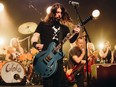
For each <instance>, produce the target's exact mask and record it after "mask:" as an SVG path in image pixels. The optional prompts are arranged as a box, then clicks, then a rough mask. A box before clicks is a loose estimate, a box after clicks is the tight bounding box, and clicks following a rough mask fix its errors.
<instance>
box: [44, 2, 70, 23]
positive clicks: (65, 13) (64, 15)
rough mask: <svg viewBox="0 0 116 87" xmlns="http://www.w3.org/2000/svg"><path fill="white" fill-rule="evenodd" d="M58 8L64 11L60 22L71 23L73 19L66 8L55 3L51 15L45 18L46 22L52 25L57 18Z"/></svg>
mask: <svg viewBox="0 0 116 87" xmlns="http://www.w3.org/2000/svg"><path fill="white" fill-rule="evenodd" d="M58 8H61V10H62V18H61V20H60V21H70V22H71V18H70V16H69V14H68V12H67V11H66V9H65V8H64V6H63V5H62V4H60V3H55V4H53V5H52V8H51V11H50V13H49V14H47V15H46V17H45V18H44V21H45V22H48V23H51V22H52V21H53V20H54V18H55V15H56V12H57V9H58Z"/></svg>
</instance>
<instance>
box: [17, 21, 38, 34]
mask: <svg viewBox="0 0 116 87" xmlns="http://www.w3.org/2000/svg"><path fill="white" fill-rule="evenodd" d="M36 28H37V24H36V23H34V22H26V23H24V24H22V25H20V26H19V28H18V31H19V32H20V33H21V34H31V33H34V31H35V29H36Z"/></svg>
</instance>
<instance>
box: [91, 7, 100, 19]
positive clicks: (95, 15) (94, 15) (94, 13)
mask: <svg viewBox="0 0 116 87" xmlns="http://www.w3.org/2000/svg"><path fill="white" fill-rule="evenodd" d="M99 15H100V11H99V10H97V9H96V10H94V11H93V12H92V16H93V18H98V17H99Z"/></svg>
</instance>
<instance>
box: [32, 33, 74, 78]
mask: <svg viewBox="0 0 116 87" xmlns="http://www.w3.org/2000/svg"><path fill="white" fill-rule="evenodd" d="M75 34H76V33H73V34H70V33H68V34H67V36H66V37H65V38H64V39H63V40H62V41H61V43H59V44H58V45H57V46H56V43H55V42H51V43H50V45H49V46H48V49H47V50H46V51H41V52H39V53H38V54H37V55H36V56H35V58H34V61H33V65H34V70H35V73H37V74H39V75H41V76H42V77H43V78H47V77H50V76H51V75H52V74H53V73H54V72H55V71H56V70H57V61H58V60H59V59H61V58H63V57H64V53H63V52H60V51H59V49H60V48H61V46H62V44H64V43H65V42H66V41H67V40H68V39H70V38H71V37H72V36H73V35H75Z"/></svg>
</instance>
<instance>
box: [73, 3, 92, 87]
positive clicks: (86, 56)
mask: <svg viewBox="0 0 116 87" xmlns="http://www.w3.org/2000/svg"><path fill="white" fill-rule="evenodd" d="M74 9H75V10H76V13H77V15H78V17H79V21H80V26H81V27H82V29H84V31H85V34H86V35H85V41H86V54H85V58H86V70H87V87H89V84H90V82H89V80H90V78H89V73H88V55H87V54H88V51H87V39H88V41H89V42H91V40H90V37H89V35H88V33H87V30H86V28H85V26H84V24H85V23H83V21H82V19H81V17H80V14H79V12H78V6H77V5H74Z"/></svg>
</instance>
